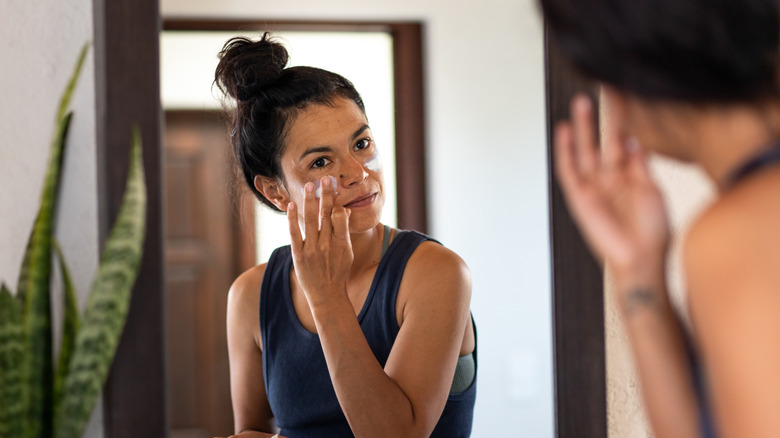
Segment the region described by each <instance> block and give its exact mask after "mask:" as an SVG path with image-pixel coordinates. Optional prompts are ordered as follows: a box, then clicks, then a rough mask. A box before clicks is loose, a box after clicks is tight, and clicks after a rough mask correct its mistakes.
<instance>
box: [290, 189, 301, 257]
mask: <svg viewBox="0 0 780 438" xmlns="http://www.w3.org/2000/svg"><path fill="white" fill-rule="evenodd" d="M287 224H288V225H289V227H290V241H291V246H292V250H293V254H299V253H300V252H301V249H302V248H303V237H302V236H301V226H300V225H299V223H298V207H297V206H296V205H295V203H294V202H290V203H289V204H287Z"/></svg>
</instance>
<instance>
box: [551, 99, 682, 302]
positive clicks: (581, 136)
mask: <svg viewBox="0 0 780 438" xmlns="http://www.w3.org/2000/svg"><path fill="white" fill-rule="evenodd" d="M571 114H572V119H573V121H572V122H569V121H565V122H561V123H559V124H558V126H557V127H556V131H555V153H556V163H555V164H556V173H557V176H558V180H559V181H560V183H561V187H562V189H563V193H564V196H565V198H566V201H567V204H568V206H569V210H570V211H571V214H572V216H573V217H574V219H575V221H576V222H577V224H578V225H579V228H580V230H581V231H582V233H583V235H584V237H585V239H586V241H587V242H588V245H589V246H590V248H591V250H592V251H593V252H594V253H595V255H596V256H597V257H598V258H600V259H602V260H604V261H605V262H606V263H608V264H609V265H610V267H611V268H613V269H614V274H615V279H616V280H617V281H618V287H619V289H624V288H625V287H635V286H644V285H645V284H642V283H647V282H649V281H653V280H654V279H655V280H657V275H658V273H659V272H663V266H664V260H665V256H666V251H667V247H668V242H669V225H668V219H667V215H666V208H665V206H664V202H663V197H662V196H661V192H660V191H659V190H658V187H657V186H656V184H655V182H654V181H653V180H652V178H651V175H650V172H649V169H648V163H647V157H646V155H645V154H644V152H643V151H642V150H641V148H640V147H639V144H638V141H637V140H636V139H627V138H625V137H624V136H623V135H621V134H620V133H619V132H618V126H619V125H620V123H619V122H620V121H619V120H616V119H613V120H611V122H610V123H608V126H607V132H606V133H605V138H604V149H603V151H599V144H598V140H597V136H596V132H595V128H594V115H593V105H592V104H591V102H590V100H589V99H588V98H587V97H585V96H582V95H580V96H576V97H575V98H574V99H572V105H571ZM615 117H619V115H615ZM659 269H660V270H661V271H659ZM653 277H656V278H653Z"/></svg>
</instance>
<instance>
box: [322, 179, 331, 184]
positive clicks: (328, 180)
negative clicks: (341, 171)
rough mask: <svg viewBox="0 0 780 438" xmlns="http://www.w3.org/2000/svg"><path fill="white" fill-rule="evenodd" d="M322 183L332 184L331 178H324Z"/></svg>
mask: <svg viewBox="0 0 780 438" xmlns="http://www.w3.org/2000/svg"><path fill="white" fill-rule="evenodd" d="M322 185H324V186H330V178H322Z"/></svg>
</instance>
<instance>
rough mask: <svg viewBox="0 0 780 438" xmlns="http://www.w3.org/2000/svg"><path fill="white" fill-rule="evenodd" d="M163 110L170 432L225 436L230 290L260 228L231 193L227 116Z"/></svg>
mask: <svg viewBox="0 0 780 438" xmlns="http://www.w3.org/2000/svg"><path fill="white" fill-rule="evenodd" d="M165 117H166V127H165V137H164V144H165V159H164V163H165V164H164V169H165V195H166V197H165V217H166V241H165V243H166V248H165V278H166V280H165V284H166V295H165V298H166V313H165V324H166V341H167V349H166V350H167V353H166V360H167V364H168V383H167V385H168V409H169V415H170V427H171V436H172V437H174V438H177V437H180V438H185V437H187V438H189V437H192V438H195V437H213V436H227V435H230V434H232V431H233V415H232V409H231V404H230V386H229V383H230V382H229V368H228V355H227V341H226V336H225V312H226V304H227V303H226V301H227V291H228V288H229V287H230V284H231V282H232V281H233V279H235V278H236V276H237V275H238V274H239V273H240V272H242V271H243V270H245V269H246V268H248V267H249V266H250V265H251V264H252V263H253V260H251V253H252V251H251V246H252V240H253V239H252V237H251V236H252V235H253V231H254V230H252V229H251V228H252V227H251V223H252V221H251V220H245V221H241V220H240V217H239V216H240V215H239V214H237V213H238V212H240V211H241V209H240V208H235V207H234V205H236V203H235V202H233V198H234V197H233V196H232V195H231V193H230V192H231V191H230V189H229V188H230V187H231V186H232V185H233V182H234V178H233V176H232V175H234V173H233V171H232V170H231V169H232V168H231V166H230V162H229V160H228V158H229V153H230V151H229V145H228V136H227V133H226V128H225V124H224V122H223V121H222V120H220V119H219V118H218V117H217V116H216V113H214V112H194V111H187V112H180V111H176V112H174V111H169V112H166V116H165ZM242 222H243V223H244V224H245V225H246V226H244V225H242ZM243 236H248V238H246V239H245V238H243ZM247 245H249V248H250V250H249V251H247V248H246V247H245V246H247Z"/></svg>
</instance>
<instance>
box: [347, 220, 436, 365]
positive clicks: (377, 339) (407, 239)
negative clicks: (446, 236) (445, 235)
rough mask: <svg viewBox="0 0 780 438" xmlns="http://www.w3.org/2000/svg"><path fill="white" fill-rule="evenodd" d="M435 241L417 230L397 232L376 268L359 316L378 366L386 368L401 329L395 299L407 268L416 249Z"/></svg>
mask: <svg viewBox="0 0 780 438" xmlns="http://www.w3.org/2000/svg"><path fill="white" fill-rule="evenodd" d="M428 240H430V241H434V242H436V241H435V240H434V239H432V238H430V237H428V236H426V235H424V234H421V233H418V232H416V231H401V230H399V231H397V232H396V234H395V238H394V239H393V241H392V242H391V243H390V246H389V247H388V248H387V252H386V253H385V254H384V256H383V257H382V259H381V260H380V262H379V266H378V267H377V270H376V274H375V275H374V279H373V281H372V283H371V289H370V290H369V292H368V296H367V297H366V301H365V303H364V304H363V308H362V309H361V311H360V313H359V314H358V322H359V323H360V326H361V328H362V329H363V333H365V334H366V338H367V340H368V341H369V345H370V346H371V350H372V351H373V352H374V355H375V356H376V358H377V360H378V361H379V363H380V364H381V365H382V366H384V365H385V363H386V362H387V358H388V357H389V355H390V348H391V347H392V345H393V343H394V342H395V338H396V336H397V335H398V331H399V330H400V327H399V326H398V319H397V318H396V300H397V298H398V288H399V287H400V285H401V279H402V278H403V273H404V269H405V268H406V264H407V262H408V261H409V258H410V257H411V256H412V253H414V251H415V249H417V247H418V246H420V244H421V243H423V242H425V241H428ZM437 243H438V242H437Z"/></svg>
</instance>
